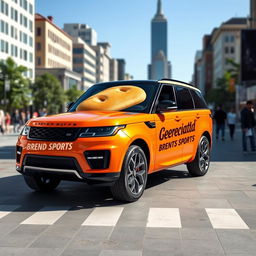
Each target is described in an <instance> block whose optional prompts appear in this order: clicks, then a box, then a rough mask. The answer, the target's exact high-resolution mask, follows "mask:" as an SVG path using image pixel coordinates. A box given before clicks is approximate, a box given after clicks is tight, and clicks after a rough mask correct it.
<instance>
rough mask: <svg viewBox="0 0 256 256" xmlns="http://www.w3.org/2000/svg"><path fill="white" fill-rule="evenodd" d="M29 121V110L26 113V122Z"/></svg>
mask: <svg viewBox="0 0 256 256" xmlns="http://www.w3.org/2000/svg"><path fill="white" fill-rule="evenodd" d="M30 119H31V113H30V111H29V110H27V112H26V122H27V121H28V120H30Z"/></svg>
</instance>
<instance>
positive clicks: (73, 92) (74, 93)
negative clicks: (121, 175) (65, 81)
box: [65, 85, 83, 102]
mask: <svg viewBox="0 0 256 256" xmlns="http://www.w3.org/2000/svg"><path fill="white" fill-rule="evenodd" d="M82 93H83V91H81V90H78V89H77V88H76V85H73V86H72V87H71V88H69V89H68V90H67V91H66V92H65V95H66V98H67V101H68V102H74V101H76V99H77V98H78V97H80V95H81V94H82Z"/></svg>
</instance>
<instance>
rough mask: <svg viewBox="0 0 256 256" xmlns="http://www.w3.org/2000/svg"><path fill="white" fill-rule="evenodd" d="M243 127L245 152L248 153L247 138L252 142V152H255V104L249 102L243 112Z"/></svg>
mask: <svg viewBox="0 0 256 256" xmlns="http://www.w3.org/2000/svg"><path fill="white" fill-rule="evenodd" d="M241 126H242V133H243V136H242V141H243V152H244V153H247V138H249V140H250V144H251V151H252V152H255V150H256V149H255V138H254V127H255V118H254V111H253V103H252V101H250V100H248V101H247V102H246V106H245V107H244V108H243V109H242V111H241Z"/></svg>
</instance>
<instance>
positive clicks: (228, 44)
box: [211, 18, 248, 87]
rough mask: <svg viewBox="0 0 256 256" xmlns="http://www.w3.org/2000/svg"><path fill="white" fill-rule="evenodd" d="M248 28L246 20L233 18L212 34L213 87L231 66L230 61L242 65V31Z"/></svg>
mask: <svg viewBox="0 0 256 256" xmlns="http://www.w3.org/2000/svg"><path fill="white" fill-rule="evenodd" d="M247 27H248V24H247V19H246V18H231V19H230V20H228V21H226V22H224V23H222V25H221V26H220V27H219V28H217V29H215V30H214V31H213V34H212V39H211V44H212V46H213V87H216V85H217V80H218V78H221V77H223V75H224V73H225V71H227V70H228V69H229V68H230V67H231V66H230V64H229V62H228V59H232V60H234V61H235V62H236V63H238V64H240V61H241V56H240V55H241V30H242V29H245V28H247Z"/></svg>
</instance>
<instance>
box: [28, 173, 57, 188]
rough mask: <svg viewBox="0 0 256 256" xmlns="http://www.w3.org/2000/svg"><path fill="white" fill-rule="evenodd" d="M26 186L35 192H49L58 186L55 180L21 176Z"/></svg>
mask: <svg viewBox="0 0 256 256" xmlns="http://www.w3.org/2000/svg"><path fill="white" fill-rule="evenodd" d="M23 177H24V179H25V182H26V183H27V185H28V186H29V187H30V188H31V189H33V190H36V191H43V192H50V191H53V190H54V189H55V188H57V186H58V185H59V184H60V180H59V179H57V178H46V177H40V176H26V175H24V176H23Z"/></svg>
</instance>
